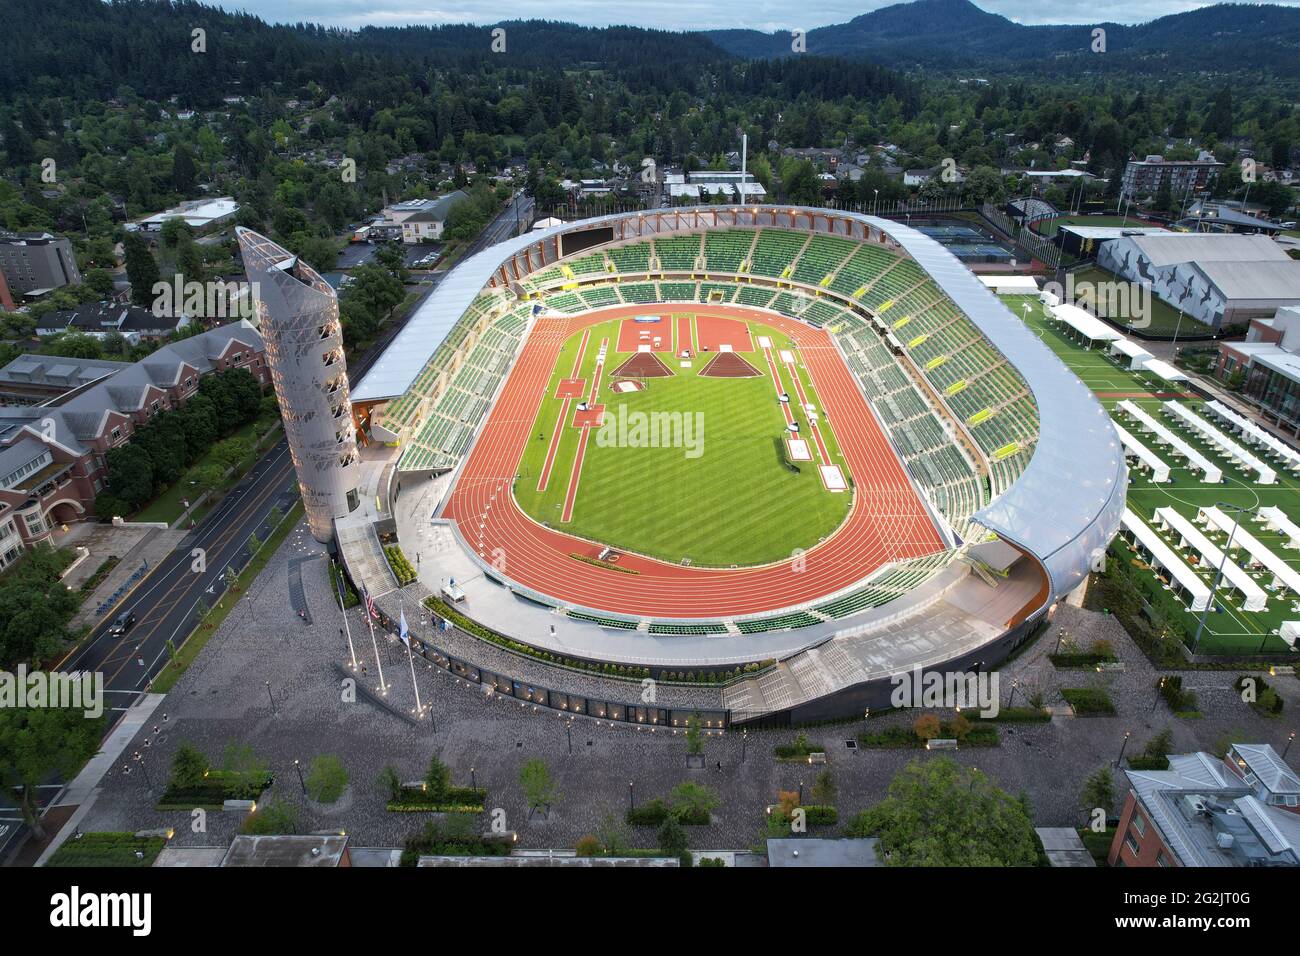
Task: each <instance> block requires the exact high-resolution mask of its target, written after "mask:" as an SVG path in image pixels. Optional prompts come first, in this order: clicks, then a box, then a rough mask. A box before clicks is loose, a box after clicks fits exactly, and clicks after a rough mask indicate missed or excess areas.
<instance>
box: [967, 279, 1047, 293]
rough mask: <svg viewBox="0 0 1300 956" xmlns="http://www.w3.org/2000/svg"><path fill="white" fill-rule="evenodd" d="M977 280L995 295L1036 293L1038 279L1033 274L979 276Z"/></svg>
mask: <svg viewBox="0 0 1300 956" xmlns="http://www.w3.org/2000/svg"><path fill="white" fill-rule="evenodd" d="M979 280H980V282H983V283H984V284H985V285H986V286H988V287H989V288H990V289H992V290H993V291H994V293H996V294H997V295H1037V294H1038V281H1037V280H1036V279H1035V278H1034V277H1033V276H979Z"/></svg>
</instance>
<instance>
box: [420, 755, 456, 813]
mask: <svg viewBox="0 0 1300 956" xmlns="http://www.w3.org/2000/svg"><path fill="white" fill-rule="evenodd" d="M424 789H425V791H426V792H427V793H428V794H429V795H430V797H431V798H432V799H433V800H435V801H437V800H441V799H442V798H443V797H445V796H446V795H447V791H448V790H450V789H451V768H450V767H448V766H447V765H446V764H445V763H443V762H442V761H441V760H439V759H438V755H437V754H434V755H433V756H431V757H430V758H429V769H428V770H426V771H425V773H424Z"/></svg>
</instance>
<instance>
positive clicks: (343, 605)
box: [335, 568, 357, 671]
mask: <svg viewBox="0 0 1300 956" xmlns="http://www.w3.org/2000/svg"><path fill="white" fill-rule="evenodd" d="M335 580H336V581H337V582H338V585H339V586H338V592H339V613H340V614H342V615H343V632H344V633H345V634H347V636H348V655H349V656H350V657H351V658H352V670H353V671H356V669H357V649H356V648H355V647H353V646H352V625H351V624H349V623H348V609H347V601H345V600H344V598H343V569H342V568H339V569H338V577H337V578H335Z"/></svg>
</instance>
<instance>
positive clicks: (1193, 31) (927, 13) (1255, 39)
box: [704, 0, 1300, 74]
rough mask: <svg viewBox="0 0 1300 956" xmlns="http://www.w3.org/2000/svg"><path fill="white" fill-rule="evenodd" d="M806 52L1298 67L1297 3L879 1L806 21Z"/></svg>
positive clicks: (751, 34) (745, 37) (741, 37)
mask: <svg viewBox="0 0 1300 956" xmlns="http://www.w3.org/2000/svg"><path fill="white" fill-rule="evenodd" d="M1096 27H1101V28H1102V29H1104V30H1105V31H1106V35H1105V41H1106V52H1105V54H1097V53H1094V52H1093V51H1092V43H1093V36H1092V31H1093V30H1094V29H1095V28H1096ZM704 35H705V36H707V37H709V38H710V39H711V40H713V41H714V42H715V43H716V44H717V45H718V46H720V47H721V48H722V49H724V50H726V51H727V52H728V53H731V54H733V55H735V56H740V57H746V58H772V57H782V56H789V55H791V37H790V34H789V32H778V33H762V32H760V31H757V30H711V31H705V34H704ZM806 49H807V52H808V53H810V54H818V55H830V56H848V57H869V58H871V59H872V60H873V61H875V62H877V63H881V64H883V65H886V66H892V67H905V66H909V65H914V64H931V65H936V66H948V67H978V66H981V65H984V66H988V67H996V66H999V65H1003V66H1008V67H1010V66H1015V65H1017V64H1024V63H1028V62H1032V61H1061V60H1063V61H1065V62H1064V63H1063V64H1062V65H1068V66H1069V67H1070V68H1077V67H1078V66H1079V65H1080V63H1079V61H1084V62H1085V63H1086V58H1088V57H1097V56H1099V55H1105V56H1110V57H1113V58H1114V59H1115V60H1116V61H1121V62H1122V63H1123V65H1125V66H1129V67H1135V68H1139V69H1140V68H1142V67H1143V66H1145V67H1147V68H1160V69H1167V70H1176V71H1178V72H1186V71H1188V70H1200V69H1210V70H1215V71H1224V72H1228V71H1233V70H1235V69H1256V68H1261V67H1262V68H1272V69H1277V70H1278V71H1279V72H1286V73H1292V74H1294V73H1296V72H1297V71H1300V8H1296V7H1284V6H1279V5H1276V4H1242V3H1223V4H1216V5H1214V6H1210V7H1202V8H1201V9H1199V10H1192V11H1189V12H1187V13H1178V14H1172V15H1170V16H1165V17H1160V18H1158V19H1155V20H1151V21H1150V22H1147V23H1141V24H1136V25H1126V24H1120V23H1096V24H1086V25H1064V24H1061V25H1051V24H1048V25H1041V26H1026V25H1024V24H1019V23H1014V22H1012V21H1011V20H1008V19H1007V18H1006V17H1004V16H1001V15H1000V14H996V13H989V12H988V11H986V10H982V9H980V8H979V7H977V6H976V5H975V4H974V3H971V2H970V0H914V2H911V3H897V4H893V5H892V6H888V7H881V8H880V9H879V10H873V11H872V12H870V13H864V14H862V15H861V16H858V17H854V18H853V19H852V20H850V21H848V22H847V23H840V24H834V25H832V26H826V27H819V28H817V29H815V30H809V31H808V33H807V36H806Z"/></svg>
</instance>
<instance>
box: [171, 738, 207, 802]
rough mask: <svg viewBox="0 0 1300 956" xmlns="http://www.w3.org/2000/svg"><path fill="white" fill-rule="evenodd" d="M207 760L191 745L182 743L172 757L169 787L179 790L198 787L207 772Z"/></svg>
mask: <svg viewBox="0 0 1300 956" xmlns="http://www.w3.org/2000/svg"><path fill="white" fill-rule="evenodd" d="M208 766H209V764H208V758H207V757H206V756H204V754H203V752H202V751H201V750H199V749H198V748H197V747H195V746H194V745H193V744H191V743H188V742H186V743H183V744H181V745H180V746H179V747H177V748H176V753H175V754H174V755H173V756H172V773H171V785H172V786H173V787H176V788H177V789H178V790H179V789H184V788H188V787H195V786H198V785H199V784H200V783H202V782H203V777H204V775H205V774H206V773H207V772H208Z"/></svg>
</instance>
